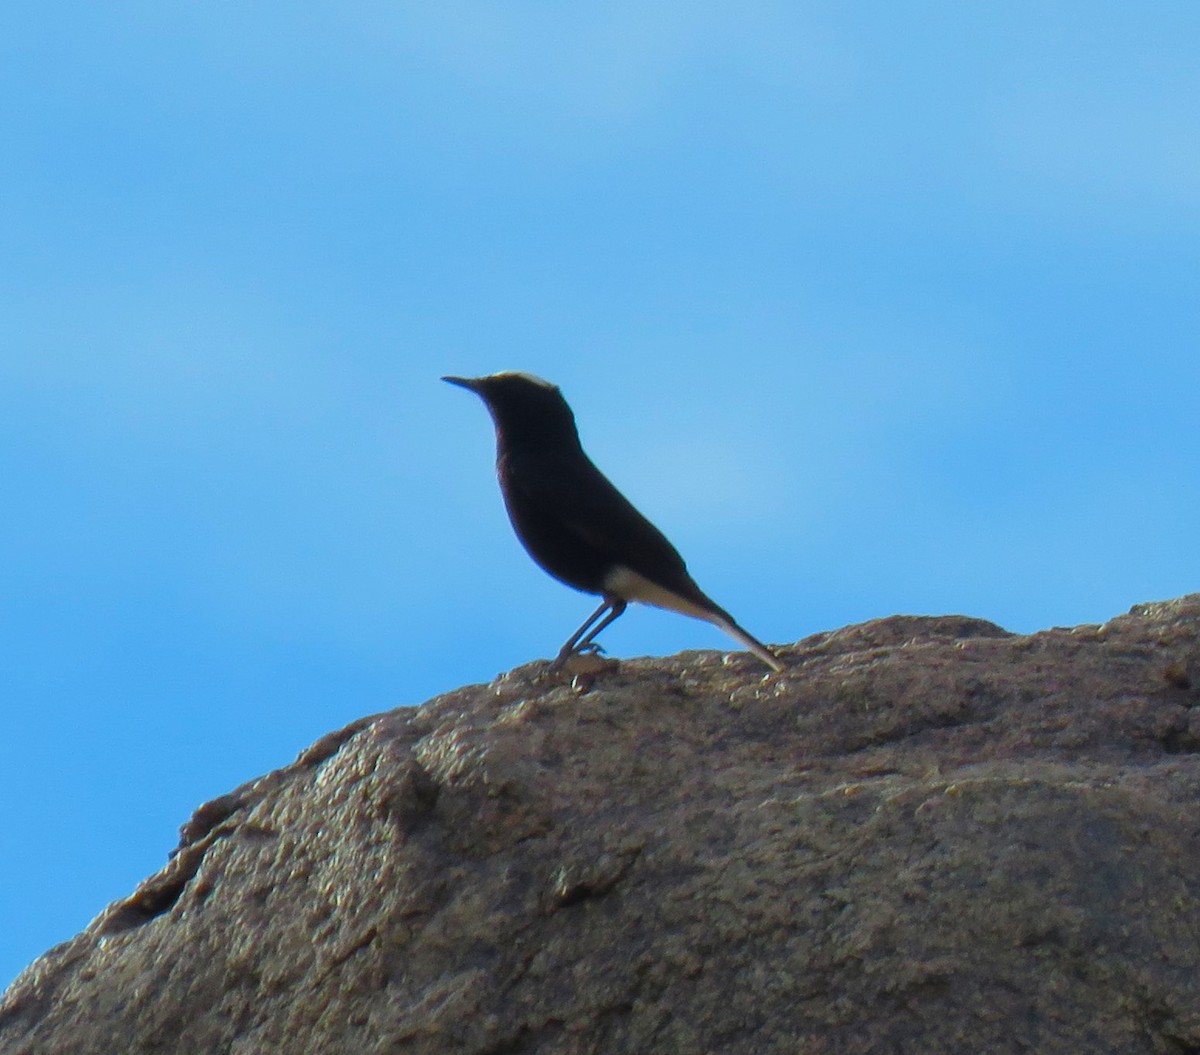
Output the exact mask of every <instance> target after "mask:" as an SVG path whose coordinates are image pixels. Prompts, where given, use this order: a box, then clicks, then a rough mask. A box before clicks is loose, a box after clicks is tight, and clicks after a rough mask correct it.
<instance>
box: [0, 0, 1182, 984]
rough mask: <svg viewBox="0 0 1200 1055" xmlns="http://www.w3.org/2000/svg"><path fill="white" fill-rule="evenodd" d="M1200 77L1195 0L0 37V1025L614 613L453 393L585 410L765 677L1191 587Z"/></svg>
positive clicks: (384, 8) (353, 17) (672, 645)
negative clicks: (183, 874) (534, 557)
mask: <svg viewBox="0 0 1200 1055" xmlns="http://www.w3.org/2000/svg"><path fill="white" fill-rule="evenodd" d="M1198 45H1200V6H1197V5H1196V4H1195V3H1194V2H1186V0H1181V2H1170V0H1164V2H1159V3H1155V4H1152V5H1126V4H1108V3H1101V4H1096V3H1083V2H1039V3H1036V4H1035V3H1028V2H1021V0H1017V2H1014V3H1010V4H1003V5H983V4H962V3H959V2H954V3H951V2H948V0H947V2H919V3H911V4H896V3H883V2H861V3H852V4H845V3H834V2H832V0H830V2H823V3H816V2H800V3H794V2H793V3H759V2H754V0H751V2H749V3H747V2H741V3H737V4H732V3H706V2H703V0H701V2H691V3H687V4H682V3H672V2H666V3H660V4H650V5H647V4H641V3H631V2H624V0H609V2H606V3H603V4H598V3H590V2H587V0H585V2H583V3H579V4H573V5H567V6H564V5H560V4H549V3H534V2H527V0H515V2H513V3H510V4H504V5H483V4H469V3H463V2H459V0H442V2H439V3H437V4H415V5H400V4H381V3H370V2H357V0H338V2H337V3H333V2H329V3H325V2H314V3H301V4H299V5H297V4H295V3H289V4H283V3H276V2H271V0H264V2H258V3H254V4H233V3H214V4H180V3H164V2H162V0H154V2H152V3H151V2H145V3H121V2H118V3H113V4H92V3H87V4H84V3H78V2H72V0H68V2H67V3H65V4H59V5H46V4H41V3H39V4H34V3H31V2H27V0H9V2H8V3H7V4H5V5H4V6H3V10H2V11H0V56H2V60H0V135H2V141H3V143H4V150H3V158H2V160H0V229H2V230H3V232H4V233H3V236H2V238H0V298H2V303H0V508H2V510H3V512H2V514H0V701H2V703H3V707H4V715H5V718H6V722H7V728H6V730H5V732H6V735H5V736H4V737H3V738H0V807H2V808H3V811H4V816H5V824H4V825H3V830H2V831H0V932H2V933H3V934H4V941H3V942H2V943H0V986H2V985H3V984H5V983H6V982H7V981H8V980H9V979H11V978H12V977H13V976H14V975H15V974H16V973H17V972H18V971H19V970H20V969H21V968H22V967H24V966H25V965H26V964H27V963H28V962H29V961H31V960H32V959H33V958H34V957H35V956H36V955H38V954H39V953H41V952H42V951H44V950H45V949H47V948H49V947H50V946H51V945H53V944H55V943H56V942H59V941H62V940H65V939H67V938H68V937H70V936H71V935H72V934H74V933H75V932H76V931H78V930H79V929H81V928H82V927H83V926H85V925H86V924H87V922H88V921H89V920H90V919H91V918H92V917H94V916H95V915H96V914H97V913H99V912H100V911H101V910H102V909H103V908H104V906H105V905H106V904H107V903H108V902H110V901H112V900H114V899H116V898H119V897H122V896H124V895H126V894H128V893H129V892H130V891H132V889H133V888H134V886H135V885H136V884H137V882H138V881H139V880H140V879H142V878H143V877H144V876H146V875H148V874H150V873H152V872H154V871H155V870H157V869H158V868H159V867H161V866H162V864H163V863H164V862H165V861H166V855H167V853H168V852H169V851H170V849H171V848H172V847H173V846H174V845H175V843H176V839H177V828H178V826H179V825H180V824H182V823H183V822H184V821H186V820H187V818H188V816H189V815H190V813H191V812H192V810H194V809H195V808H196V807H197V806H199V805H200V804H201V803H202V802H204V801H206V800H207V799H210V798H212V797H214V796H216V795H219V794H221V793H223V792H225V791H228V790H230V789H231V788H233V787H235V786H236V785H238V784H240V783H242V782H243V781H246V780H249V779H251V778H253V777H255V776H258V775H260V774H262V773H265V772H267V771H269V770H270V769H273V768H275V767H278V766H281V765H284V764H286V763H288V762H289V761H291V760H292V759H293V758H294V757H295V755H296V754H297V753H298V752H299V751H301V750H302V749H303V748H304V747H305V746H307V745H308V744H309V743H310V742H312V741H313V740H315V739H316V738H317V737H319V736H320V735H322V734H323V733H325V732H327V731H329V730H331V729H335V728H338V727H340V726H342V725H344V724H346V723H347V722H350V721H352V720H353V719H355V718H357V717H359V716H361V715H365V714H370V713H374V712H378V711H382V710H387V709H389V708H392V707H396V706H402V705H413V704H417V703H420V702H422V701H423V700H425V699H427V698H429V697H430V696H433V695H435V694H437V693H439V692H442V691H446V690H450V689H453V688H455V687H457V686H459V685H462V684H465V683H470V682H477V681H486V680H489V679H490V678H491V677H493V676H494V675H495V674H497V673H498V672H500V671H503V670H506V669H509V668H511V667H514V666H516V665H518V664H521V663H524V662H527V661H530V660H532V659H535V658H538V657H546V656H550V655H552V654H553V653H554V652H555V651H556V650H557V648H558V646H559V645H560V644H561V642H562V641H563V640H564V639H565V638H566V637H567V635H568V634H569V633H570V632H571V631H572V630H573V629H574V628H575V626H576V625H577V624H578V623H579V622H580V621H582V619H583V617H584V616H585V615H586V614H587V613H588V612H589V611H591V609H592V607H594V601H593V599H592V598H589V597H586V596H583V595H581V594H577V593H575V592H573V591H571V590H569V589H567V588H565V587H563V586H562V585H560V584H558V583H556V582H554V581H553V580H552V579H550V578H548V577H547V576H545V575H544V574H543V573H542V572H541V571H540V570H539V569H537V568H536V567H535V566H534V565H533V564H532V563H531V562H530V561H529V560H528V559H527V557H526V556H525V554H524V553H523V552H522V551H521V549H520V547H519V545H518V543H517V542H516V541H515V539H514V538H513V536H512V533H511V531H510V529H509V527H508V524H507V521H506V519H505V516H504V512H503V508H502V506H501V503H500V499H499V495H498V492H497V489H496V484H495V479H494V475H493V468H492V459H493V449H492V443H493V440H492V430H491V424H490V422H489V420H488V418H487V415H486V413H485V412H484V410H483V408H482V405H481V404H479V402H478V401H477V400H476V399H475V398H474V396H472V395H471V394H470V393H468V392H465V391H463V390H461V389H457V388H453V387H451V386H449V385H444V384H442V383H441V382H440V381H439V380H438V378H439V377H440V376H441V375H443V374H448V373H449V374H459V375H475V374H483V373H490V372H493V371H496V370H501V369H519V370H526V371H531V372H533V373H536V374H538V375H541V376H543V377H545V378H548V379H550V380H551V381H553V382H555V383H556V384H558V385H559V386H561V388H562V390H563V393H564V394H565V396H566V397H567V399H568V400H569V401H570V402H571V404H572V406H573V407H574V409H575V413H576V417H577V420H578V422H579V426H580V431H581V434H582V437H583V440H584V443H585V445H586V446H587V448H588V450H589V452H590V453H591V455H592V457H593V458H594V460H595V461H596V462H597V463H598V464H599V465H600V466H601V468H602V469H603V470H604V471H605V472H606V473H607V474H608V475H609V476H610V477H611V478H612V479H613V480H614V482H616V483H617V484H618V486H619V487H621V489H622V490H624V491H625V493H626V494H627V495H628V496H629V497H630V498H631V499H632V500H633V501H634V503H635V504H636V505H638V506H639V508H641V509H642V510H643V511H644V512H645V513H646V514H647V515H649V516H650V518H651V519H652V520H654V521H655V522H656V523H657V524H658V525H659V526H660V527H661V528H662V529H663V530H664V531H665V533H666V534H667V535H668V537H670V538H671V539H672V541H673V542H674V543H675V544H676V546H677V547H678V548H679V549H680V550H681V551H682V552H683V554H684V556H685V558H686V559H687V561H688V565H689V568H690V570H691V571H692V573H693V574H694V576H695V577H696V579H697V580H698V581H699V583H700V585H701V586H702V587H703V588H704V589H705V590H706V591H707V592H708V593H710V594H711V595H712V596H713V597H714V598H716V599H717V600H718V602H719V603H721V604H722V605H723V606H724V607H726V608H728V609H729V610H730V611H731V612H732V613H733V614H734V615H735V617H736V618H737V619H738V620H739V621H740V622H741V623H743V624H744V625H745V626H746V627H747V629H749V630H750V631H751V632H752V633H754V634H755V635H757V636H759V637H761V638H763V639H765V640H768V641H772V642H789V641H794V640H797V639H799V638H802V637H804V636H806V635H809V634H813V633H817V632H819V631H823V630H831V629H835V628H837V627H839V626H842V625H845V624H847V623H852V622H857V621H862V620H866V619H872V618H877V617H882V616H887V615H892V614H895V613H912V614H940V613H964V614H967V615H971V616H978V617H982V618H985V619H991V620H994V621H995V622H998V623H1000V624H1001V625H1003V626H1005V627H1007V628H1009V629H1011V630H1016V631H1021V632H1032V631H1034V630H1037V629H1040V628H1044V627H1049V626H1053V625H1074V624H1077V623H1086V622H1102V621H1104V620H1105V619H1108V618H1110V617H1111V616H1114V615H1116V614H1119V613H1120V612H1123V611H1125V610H1127V609H1128V608H1129V607H1130V606H1131V605H1133V604H1135V603H1138V602H1141V601H1146V600H1154V599H1162V598H1167V597H1174V596H1178V595H1181V594H1184V593H1188V592H1192V591H1195V590H1198V589H1200V576H1198V574H1197V561H1196V539H1197V538H1198V537H1200V488H1197V486H1196V467H1197V465H1200V439H1198V430H1197V420H1198V414H1197V393H1198V392H1200V354H1197V347H1198V345H1197V337H1198V335H1200V65H1198V64H1197V63H1196V53H1197V47H1198ZM603 641H604V643H605V644H606V645H607V647H608V648H609V651H610V653H611V654H614V655H617V656H627V655H643V654H665V653H671V652H675V651H678V650H681V649H689V648H716V649H726V648H731V647H734V646H733V645H732V644H731V643H730V642H729V641H728V640H727V639H726V638H724V637H723V636H722V635H721V634H720V632H719V631H717V630H716V629H715V628H713V627H710V626H708V625H706V624H704V623H700V622H696V621H693V620H690V619H686V618H682V617H680V616H678V615H674V614H670V613H663V612H658V611H655V610H652V609H644V608H642V609H631V610H630V611H629V612H628V613H627V614H626V615H625V616H624V617H623V618H622V619H621V620H619V621H618V622H617V623H616V624H614V625H613V626H612V627H611V628H610V629H608V630H606V631H605V633H604V636H603Z"/></svg>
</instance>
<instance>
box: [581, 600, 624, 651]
mask: <svg viewBox="0 0 1200 1055" xmlns="http://www.w3.org/2000/svg"><path fill="white" fill-rule="evenodd" d="M608 607H609V613H608V615H606V616H605V617H604V618H603V619H601V620H600V622H598V623H597V624H596V625H595V626H594V627H592V629H591V630H589V631H588V632H587V636H586V637H585V638H584V639H583V640H582V641H580V642H579V643H578V644H577V645H576V646H575V651H576V652H591V651H596V650H599V651H603V649H601V648H600V646H599V645H597V644H596V642H595V640H594V639H595V637H596V635H597V634H598V633H600V631H601V630H603V629H604V628H605V627H606V626H608V624H609V623H611V622H612V621H613V620H614V619H616V618H617V617H618V616H619V615H620V614H621V613H622V612H624V611H625V609H626V607H627V605H626V602H625V601H624V600H622V599H621V598H620V597H613V598H611V599H610V600H609V602H608Z"/></svg>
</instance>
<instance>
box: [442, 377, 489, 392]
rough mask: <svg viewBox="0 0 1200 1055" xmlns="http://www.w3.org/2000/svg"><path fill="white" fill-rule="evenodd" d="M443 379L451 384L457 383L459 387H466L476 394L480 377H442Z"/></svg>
mask: <svg viewBox="0 0 1200 1055" xmlns="http://www.w3.org/2000/svg"><path fill="white" fill-rule="evenodd" d="M442 380H443V381H449V382H450V384H452V385H458V387H459V388H468V389H470V390H471V391H472V392H475V393H477V394H478V392H479V382H480V381H481V380H482V378H479V377H443V378H442Z"/></svg>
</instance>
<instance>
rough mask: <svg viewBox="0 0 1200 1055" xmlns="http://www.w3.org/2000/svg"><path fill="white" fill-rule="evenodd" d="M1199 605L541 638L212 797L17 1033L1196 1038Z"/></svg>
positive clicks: (937, 1041)
mask: <svg viewBox="0 0 1200 1055" xmlns="http://www.w3.org/2000/svg"><path fill="white" fill-rule="evenodd" d="M1198 638H1200V595H1193V596H1190V597H1184V598H1181V599H1179V600H1177V601H1171V602H1166V603H1161V604H1147V605H1139V606H1137V607H1136V608H1134V609H1133V610H1132V611H1131V612H1130V613H1129V614H1128V615H1125V616H1121V617H1119V618H1116V619H1113V620H1112V621H1110V622H1109V623H1106V624H1104V625H1103V626H1081V627H1075V628H1073V629H1054V630H1047V631H1044V632H1042V633H1038V634H1033V635H1031V636H1016V635H1013V634H1009V633H1006V632H1005V631H1004V630H1002V629H1000V628H999V627H997V626H994V625H992V624H990V623H986V622H982V621H980V620H977V619H968V618H962V617H943V618H911V617H896V618H890V619H882V620H878V621H875V622H871V623H866V624H864V625H861V626H854V627H849V628H847V629H844V630H839V631H836V632H834V633H830V634H821V635H817V636H816V637H812V638H809V639H807V640H805V641H802V642H800V643H798V644H797V645H796V646H795V647H794V648H791V649H789V650H787V652H786V654H787V655H788V658H789V660H790V661H791V662H792V663H794V664H795V666H794V667H793V668H792V669H791V670H789V671H788V672H787V673H785V674H783V675H767V676H764V674H763V671H762V669H761V665H760V664H758V663H757V662H756V661H754V660H753V659H752V658H751V657H748V656H745V655H734V656H724V657H723V656H722V655H720V654H716V653H692V654H684V655H680V656H676V657H673V658H670V659H652V660H649V659H646V660H634V661H628V662H622V663H621V664H619V665H617V666H613V667H605V668H603V669H600V670H598V671H595V672H593V673H589V674H579V675H577V676H576V677H575V679H574V680H571V679H570V678H564V677H562V676H557V677H552V676H548V675H547V674H546V672H545V665H544V664H540V663H537V664H530V665H529V666H526V667H522V668H520V669H518V670H515V671H512V672H511V673H509V674H506V675H504V676H502V677H499V678H497V679H496V680H495V681H494V682H492V683H491V684H488V685H475V686H470V687H467V688H463V689H459V690H457V691H455V692H451V693H448V694H446V695H444V696H440V697H438V698H436V699H434V700H431V701H430V702H429V703H427V704H425V705H424V706H421V707H417V708H411V709H401V710H397V711H393V712H391V713H388V714H384V715H380V716H376V717H373V718H370V719H365V720H363V721H361V722H357V723H355V724H354V725H352V726H349V727H348V728H346V729H343V730H341V731H340V732H338V733H334V734H331V735H330V736H327V737H326V738H324V739H323V740H321V741H320V742H318V743H317V744H315V745H314V746H313V747H312V748H310V749H309V750H308V751H306V752H305V753H304V754H303V755H301V756H300V758H299V759H297V761H296V762H295V763H294V764H293V765H291V766H288V767H287V768H285V769H282V770H279V771H277V772H274V773H271V774H269V775H267V776H265V777H263V778H261V779H260V780H256V781H253V782H252V783H249V784H247V785H245V786H244V787H242V788H239V789H238V790H236V791H234V792H232V793H231V794H229V795H226V796H223V797H222V798H220V799H218V800H216V801H214V802H211V803H208V804H207V805H205V806H203V807H201V808H200V810H199V811H198V812H197V813H196V815H195V816H194V817H193V818H192V819H191V820H190V821H189V822H188V823H187V824H186V825H185V826H184V828H183V831H182V840H181V843H180V846H179V848H178V849H177V850H176V851H175V853H174V855H173V856H172V858H171V860H170V862H169V863H168V865H167V866H166V867H165V868H164V869H163V870H162V871H161V872H160V873H158V874H157V875H155V876H152V877H150V878H149V879H147V880H146V881H145V882H144V883H143V884H142V885H141V886H140V887H139V888H138V889H137V890H136V891H135V892H134V893H133V894H132V895H131V896H130V897H128V898H127V899H125V900H123V901H121V902H118V903H116V904H113V905H111V906H109V908H108V909H106V910H105V911H104V912H103V913H102V914H101V915H100V916H99V917H98V918H97V919H96V920H95V921H94V922H93V923H92V924H91V926H89V927H88V928H87V930H85V931H84V932H83V933H82V934H80V935H78V936H77V937H76V938H74V939H73V940H71V941H70V942H67V943H66V944H64V945H61V946H59V947H57V948H55V949H52V950H51V951H50V952H48V953H47V954H46V955H45V956H43V957H42V958H41V959H40V960H38V961H37V962H36V963H34V964H33V965H32V966H31V967H30V968H29V969H28V970H27V971H26V972H25V973H24V974H23V975H22V976H21V977H20V978H18V979H17V981H16V982H15V983H14V984H13V986H12V987H11V988H10V989H9V991H8V993H7V994H6V997H5V1002H4V1003H3V1005H2V1006H0V1052H2V1053H3V1055H17V1053H22V1055H24V1053H29V1055H34V1053H36V1055H50V1053H60V1052H61V1053H63V1055H67V1053H70V1055H90V1053H96V1055H101V1053H103V1055H112V1053H125V1055H137V1053H143V1052H146V1053H148V1052H155V1053H171V1052H179V1053H185V1052H186V1053H188V1055H192V1053H195V1052H205V1053H225V1052H228V1053H236V1055H259V1053H263V1055H265V1053H283V1052H288V1053H293V1052H295V1053H304V1055H323V1053H335V1052H336V1053H354V1055H374V1053H379V1055H382V1053H392V1052H395V1053H400V1052H403V1053H406V1055H408V1053H426V1052H429V1053H435V1052H436V1053H438V1055H454V1053H472V1055H534V1053H537V1055H550V1053H555V1055H558V1053H562V1055H567V1053H571V1055H575V1053H579V1055H583V1053H593V1052H594V1053H605V1055H614V1053H618V1055H619V1053H626V1052H628V1053H675V1052H678V1053H687V1055H702V1053H706V1052H712V1053H722V1055H737V1053H745V1055H764V1053H774V1052H788V1053H795V1052H805V1053H809V1052H811V1053H819V1052H829V1053H838V1055H855V1053H891V1052H912V1053H922V1055H936V1053H941V1052H946V1053H951V1052H952V1053H954V1055H963V1053H971V1055H973V1053H976V1052H988V1053H1005V1052H1037V1053H1040V1055H1054V1053H1058V1052H1062V1053H1067V1052H1070V1053H1072V1055H1075V1053H1078V1052H1089V1053H1105V1052H1120V1053H1124V1052H1128V1053H1159V1055H1185V1053H1197V1052H1200V838H1198V828H1200V811H1198V809H1197V805H1198V801H1200V641H1198Z"/></svg>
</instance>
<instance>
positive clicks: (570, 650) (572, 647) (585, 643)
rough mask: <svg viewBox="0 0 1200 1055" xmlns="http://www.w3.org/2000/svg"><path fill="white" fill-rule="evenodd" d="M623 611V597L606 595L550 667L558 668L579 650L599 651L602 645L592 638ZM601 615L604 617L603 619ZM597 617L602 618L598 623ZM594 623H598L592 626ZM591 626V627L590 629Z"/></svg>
mask: <svg viewBox="0 0 1200 1055" xmlns="http://www.w3.org/2000/svg"><path fill="white" fill-rule="evenodd" d="M623 611H625V602H624V601H623V600H621V598H619V597H605V598H604V601H603V603H602V604H601V605H600V607H599V608H597V609H596V610H595V611H594V612H593V613H592V614H591V615H589V616H588V617H587V618H586V619H585V620H584V621H583V625H582V626H580V628H579V629H578V630H576V631H575V633H573V634H572V635H571V636H570V637H569V638H568V639H567V643H566V644H565V645H563V647H562V648H560V649H559V650H558V655H557V656H555V657H554V662H553V663H551V664H550V669H551V670H558V669H559V668H560V667H561V666H562V665H563V664H564V663H565V662H566V661H567V659H568V658H569V657H571V656H573V655H575V654H576V653H578V652H589V651H599V649H600V646H599V645H597V644H595V643H594V642H593V640H592V639H593V638H594V637H595V636H596V635H597V634H598V633H600V631H601V630H603V629H604V628H605V627H606V626H608V624H609V623H611V622H612V621H613V620H614V619H616V618H617V616H619V615H620V614H621V613H622V612H623ZM606 613H607V614H606ZM601 616H603V617H604V618H603V619H601V618H600V617H601ZM597 619H599V620H600V621H599V622H598V623H597V622H596V620H597ZM593 623H596V625H595V626H592V624H593ZM589 627H591V630H590V631H589V629H588V628H589ZM585 634H586V635H587V636H586V637H585V636H584V635H585Z"/></svg>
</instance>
